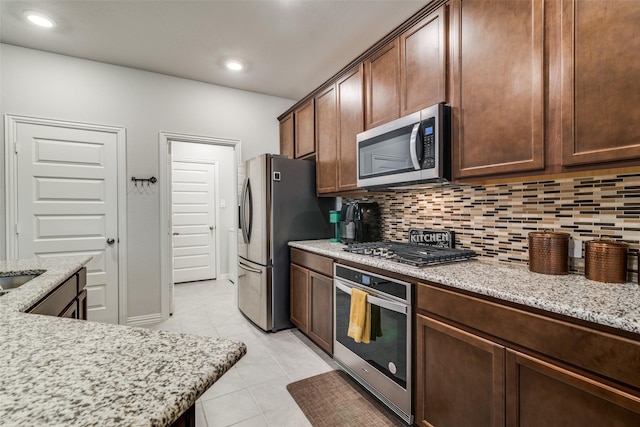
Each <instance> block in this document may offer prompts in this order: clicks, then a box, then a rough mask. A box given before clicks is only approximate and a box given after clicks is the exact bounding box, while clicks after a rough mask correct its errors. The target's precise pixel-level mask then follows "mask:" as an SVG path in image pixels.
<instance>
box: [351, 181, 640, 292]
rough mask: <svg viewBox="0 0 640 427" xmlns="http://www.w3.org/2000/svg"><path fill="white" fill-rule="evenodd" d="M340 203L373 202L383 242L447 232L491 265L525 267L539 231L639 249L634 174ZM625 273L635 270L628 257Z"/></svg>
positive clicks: (573, 262) (438, 188) (639, 204)
mask: <svg viewBox="0 0 640 427" xmlns="http://www.w3.org/2000/svg"><path fill="white" fill-rule="evenodd" d="M344 201H361V202H364V201H375V202H378V204H379V205H380V208H381V210H382V214H383V219H384V224H383V229H384V238H385V240H391V241H403V242H406V241H408V236H409V230H410V229H412V228H416V229H437V230H453V231H455V235H456V247H459V248H465V249H473V250H475V251H476V252H478V253H479V255H480V257H481V258H484V259H487V260H493V261H496V260H497V261H504V262H513V263H519V264H524V265H527V263H528V258H529V251H528V249H529V248H528V233H529V232H530V231H542V230H544V229H553V230H554V231H563V232H567V233H569V234H570V235H571V239H572V240H576V241H578V242H579V244H582V245H583V242H585V241H589V240H594V239H600V238H610V239H613V240H616V241H624V242H626V243H628V244H629V247H630V249H631V251H637V250H638V249H640V173H627V174H620V175H606V176H598V177H580V178H561V179H552V180H551V179H550V180H545V181H530V182H521V183H507V184H491V185H464V184H449V183H448V184H439V185H434V186H432V187H429V188H421V189H408V190H395V191H393V192H388V193H375V194H370V195H366V196H363V197H357V198H348V199H347V198H345V199H344ZM583 257H584V250H583ZM629 268H630V269H637V264H636V262H635V261H634V258H632V257H630V260H629ZM570 270H571V271H572V272H576V273H582V274H583V273H584V258H571V259H570ZM630 279H633V280H634V281H636V280H637V277H636V275H635V274H633V275H631V276H630Z"/></svg>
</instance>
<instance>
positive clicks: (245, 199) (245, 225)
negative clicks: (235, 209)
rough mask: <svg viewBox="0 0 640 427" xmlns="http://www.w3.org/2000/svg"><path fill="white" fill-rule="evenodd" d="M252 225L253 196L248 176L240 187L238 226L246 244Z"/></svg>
mask: <svg viewBox="0 0 640 427" xmlns="http://www.w3.org/2000/svg"><path fill="white" fill-rule="evenodd" d="M247 207H248V208H249V218H247V217H246V215H247ZM252 225H253V197H252V194H251V183H250V182H249V178H247V179H246V180H245V181H244V188H243V189H242V206H241V209H240V228H241V230H242V237H243V239H244V242H245V243H246V244H249V242H250V241H251V228H252Z"/></svg>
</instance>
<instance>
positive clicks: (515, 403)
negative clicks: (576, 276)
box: [415, 284, 640, 427]
mask: <svg viewBox="0 0 640 427" xmlns="http://www.w3.org/2000/svg"><path fill="white" fill-rule="evenodd" d="M416 307H417V315H416V356H415V357H416V358H415V360H416V369H415V373H416V401H415V412H416V424H417V425H419V426H424V427H445V426H446V427H455V426H491V427H494V426H509V427H533V426H536V427H538V426H545V427H582V426H607V427H609V426H611V427H632V426H640V391H638V390H639V389H638V387H637V385H638V384H639V383H640V339H638V338H634V337H630V336H628V334H625V336H617V335H614V334H613V333H611V332H603V331H600V330H598V329H596V328H593V329H592V328H590V327H587V326H584V325H577V324H573V323H569V322H568V321H565V320H558V319H555V318H552V317H547V316H544V315H542V314H540V313H530V312H528V311H525V310H524V309H521V308H516V307H511V306H507V305H503V304H500V303H498V302H495V301H486V300H483V299H481V298H478V297H475V296H471V295H468V294H463V293H458V292H456V291H454V290H451V289H445V288H440V287H438V286H434V285H431V284H429V285H427V284H419V285H418V289H417V304H416Z"/></svg>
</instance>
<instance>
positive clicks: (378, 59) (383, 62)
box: [364, 39, 400, 129]
mask: <svg viewBox="0 0 640 427" xmlns="http://www.w3.org/2000/svg"><path fill="white" fill-rule="evenodd" d="M399 45H400V43H399V40H398V39H395V40H393V41H392V42H391V43H389V44H387V45H386V46H384V47H383V48H382V49H381V50H379V51H378V52H376V53H375V54H374V55H373V56H371V57H370V58H369V59H367V60H366V61H365V62H364V81H365V102H366V108H365V111H366V128H367V129H370V128H372V127H375V126H378V125H381V124H383V123H387V122H389V121H391V120H394V119H397V118H398V117H400V47H399Z"/></svg>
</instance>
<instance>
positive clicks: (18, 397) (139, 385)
mask: <svg viewBox="0 0 640 427" xmlns="http://www.w3.org/2000/svg"><path fill="white" fill-rule="evenodd" d="M89 260H90V258H89V257H65V258H63V259H46V260H44V259H40V260H22V261H0V273H4V274H7V273H12V272H26V271H31V270H45V273H43V274H41V275H40V276H38V277H37V278H35V279H33V280H32V281H31V282H29V283H27V284H25V285H23V287H22V288H20V289H18V290H15V291H12V292H10V293H9V294H7V295H4V296H1V297H0V360H1V362H2V364H1V365H0V420H2V421H1V424H2V425H3V426H22V425H29V426H51V425H65V426H89V425H92V426H93V425H127V426H166V425H170V424H171V423H172V422H174V421H175V420H177V419H178V418H179V417H180V415H181V414H183V413H184V412H185V411H186V410H187V409H189V408H190V407H191V406H192V405H193V404H194V403H195V401H196V400H197V399H198V398H199V397H200V396H201V395H202V394H203V393H204V392H205V391H206V390H207V389H208V388H209V387H210V386H211V385H212V384H213V383H214V382H215V381H217V379H218V378H220V377H221V376H222V375H223V374H224V373H225V372H226V371H227V370H228V369H229V368H231V366H233V365H234V364H235V363H236V362H237V361H238V360H239V359H240V358H241V357H242V356H243V355H244V354H245V353H246V347H245V345H244V344H243V343H241V342H239V341H232V340H227V339H216V338H209V337H201V336H195V335H188V334H180V333H173V332H165V331H155V330H150V329H145V328H136V327H128V326H122V325H111V324H105V323H97V322H91V321H83V320H75V319H63V318H57V317H51V316H42V315H36V314H27V313H23V312H22V311H24V310H27V309H28V308H29V307H30V306H31V305H33V304H34V303H35V302H37V301H38V300H39V299H40V298H42V296H44V295H46V294H47V293H48V292H49V291H50V290H51V289H53V288H55V286H57V285H58V284H60V283H62V281H63V280H65V279H66V278H67V277H69V276H70V275H71V274H73V273H74V272H75V271H77V270H78V269H80V268H81V267H82V266H83V265H85V264H86V263H87V262H88V261H89Z"/></svg>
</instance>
